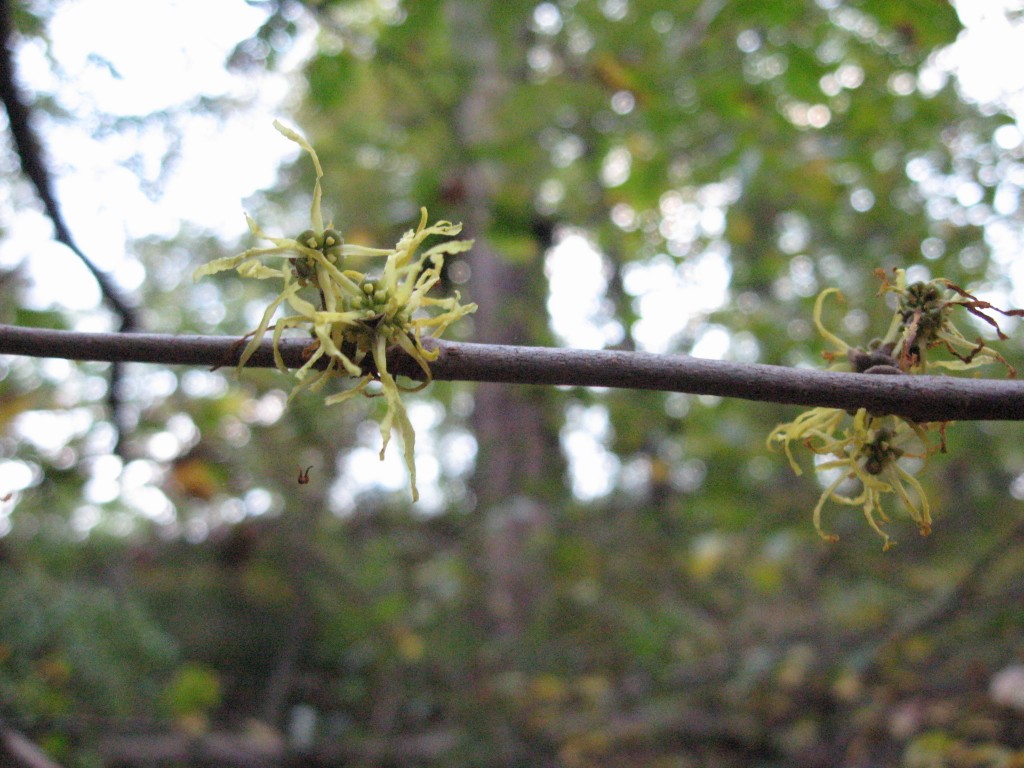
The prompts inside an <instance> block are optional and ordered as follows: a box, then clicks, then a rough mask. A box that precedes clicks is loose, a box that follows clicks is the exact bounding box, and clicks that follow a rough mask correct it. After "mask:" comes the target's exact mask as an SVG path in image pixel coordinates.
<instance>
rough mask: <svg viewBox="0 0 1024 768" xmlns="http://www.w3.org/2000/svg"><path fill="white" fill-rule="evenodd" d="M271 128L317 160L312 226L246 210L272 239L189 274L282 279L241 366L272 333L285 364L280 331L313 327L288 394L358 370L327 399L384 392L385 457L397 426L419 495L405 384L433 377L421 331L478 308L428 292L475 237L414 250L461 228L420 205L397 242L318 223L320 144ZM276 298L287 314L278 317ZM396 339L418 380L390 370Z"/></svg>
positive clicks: (435, 332)
mask: <svg viewBox="0 0 1024 768" xmlns="http://www.w3.org/2000/svg"><path fill="white" fill-rule="evenodd" d="M274 127H275V128H277V130H278V131H280V132H281V133H282V134H283V135H284V136H286V137H287V138H289V139H291V140H292V141H294V142H295V143H297V144H298V145H299V146H300V147H301V148H302V149H303V150H305V151H306V153H307V154H309V156H310V158H311V159H312V161H313V166H314V168H315V169H316V182H315V184H314V187H313V204H312V209H311V212H310V220H311V221H310V223H311V228H310V229H308V230H306V231H304V232H302V234H300V235H299V236H298V237H296V238H277V237H270V236H269V235H267V234H266V233H264V231H263V230H262V229H261V228H260V227H259V225H258V224H257V223H256V222H255V221H253V220H252V218H250V217H249V216H246V220H247V221H248V223H249V230H250V232H252V234H253V236H254V237H257V238H259V239H261V240H265V241H267V242H269V243H271V245H270V246H269V247H263V248H250V249H249V250H247V251H244V252H243V253H240V254H238V255H236V256H229V257H226V258H222V259H216V260H214V261H211V262H210V263H208V264H205V265H203V266H201V267H200V268H199V269H197V270H196V271H195V274H194V278H195V279H199V278H201V277H203V276H205V275H212V274H215V273H217V272H223V271H225V270H230V269H233V270H235V271H236V272H238V274H240V275H242V276H243V277H252V278H256V279H258V280H268V279H272V280H279V281H280V284H281V290H280V292H279V293H278V294H277V296H276V297H275V298H274V299H273V301H271V302H270V304H269V305H268V306H267V309H266V311H265V312H264V313H263V317H262V319H261V320H260V322H259V324H258V325H257V326H256V329H255V330H253V331H252V332H251V333H249V334H247V335H246V338H248V337H251V338H250V340H249V342H248V344H247V345H246V347H245V349H244V350H243V351H242V353H241V355H240V357H239V363H238V367H239V370H241V368H242V367H244V366H245V364H246V362H248V360H249V358H250V357H251V356H252V355H253V353H254V352H255V351H256V349H257V348H258V347H259V345H260V342H261V341H262V340H263V338H264V337H265V336H266V334H267V333H269V332H272V333H273V335H272V338H273V348H274V360H275V362H276V364H277V367H278V368H279V369H280V370H282V371H287V367H286V366H285V364H284V360H283V359H282V357H281V353H280V350H279V345H280V341H281V338H282V334H283V333H284V332H285V331H286V330H288V329H292V328H298V329H301V330H304V331H306V332H307V333H309V335H310V336H311V337H312V342H311V344H310V345H309V347H307V349H306V360H305V363H304V364H303V365H302V367H301V368H299V369H298V370H296V371H295V373H294V375H295V377H296V379H297V383H296V384H295V387H294V388H293V390H292V393H291V395H290V397H289V400H290V399H291V398H292V397H294V396H295V395H296V394H297V393H298V392H300V391H302V390H304V389H309V390H311V391H317V390H319V389H321V388H323V386H324V385H325V384H326V383H327V382H328V381H330V380H331V379H332V378H336V377H343V378H351V379H355V380H356V383H355V385H354V386H352V387H350V388H348V389H346V390H344V391H342V392H339V393H336V394H333V395H330V396H328V397H327V398H326V401H325V402H326V403H327V404H328V405H333V404H336V403H341V402H344V401H346V400H348V399H350V398H351V397H353V396H354V395H356V394H362V395H365V396H367V397H375V396H382V397H383V398H384V402H385V405H386V408H385V413H384V416H383V418H382V419H381V422H380V433H381V438H382V441H383V446H382V447H381V451H380V455H381V459H383V458H384V452H385V450H386V449H387V446H388V442H389V441H390V438H391V433H392V430H393V429H395V428H397V429H398V431H399V432H400V433H401V436H402V442H403V446H404V449H405V451H404V458H405V463H406V466H407V467H408V468H409V478H410V485H411V488H412V496H413V500H414V501H415V500H416V499H417V498H418V497H419V493H418V491H417V489H416V467H415V463H414V460H413V455H414V446H415V433H414V432H413V427H412V424H411V422H410V421H409V417H408V414H407V413H406V410H405V406H404V405H403V403H402V399H401V392H402V391H416V390H419V389H422V388H423V387H425V386H426V385H427V384H428V383H429V382H430V379H431V373H430V366H429V363H430V361H431V360H434V359H436V358H437V352H436V350H434V351H431V350H428V349H426V348H425V347H424V346H423V337H424V335H432V336H435V337H437V336H440V335H441V334H442V333H443V332H444V330H445V329H446V328H447V327H448V326H449V325H450V324H451V323H453V322H455V321H456V320H458V319H459V318H461V317H463V316H465V315H467V314H469V313H471V312H474V311H475V310H476V305H475V304H461V303H460V297H459V294H458V293H457V292H456V293H454V295H452V296H449V297H445V298H435V297H431V296H429V295H428V294H429V292H430V290H431V288H433V287H434V286H435V285H436V284H437V283H438V281H439V280H440V279H441V270H442V268H443V266H444V257H445V256H446V255H450V254H455V253H461V252H463V251H466V250H468V249H469V248H470V247H471V246H472V244H473V243H472V241H471V240H448V241H445V242H443V243H440V244H438V245H434V246H433V247H431V248H428V249H427V250H425V251H423V252H422V253H418V251H419V248H420V246H421V245H422V244H423V241H424V240H426V239H427V238H428V237H431V236H432V235H441V236H445V237H452V236H455V235H458V234H459V232H460V231H461V230H462V226H461V225H460V224H452V223H450V222H447V221H439V222H437V223H436V224H434V225H433V226H429V227H428V226H427V211H426V209H425V208H424V209H421V212H420V221H419V225H418V226H417V227H416V228H415V229H412V230H409V231H408V232H406V233H405V234H404V235H403V236H402V238H401V239H400V240H399V241H398V244H397V245H395V247H394V248H368V247H364V246H360V245H353V244H350V243H346V242H344V240H343V238H342V236H341V235H340V234H339V233H338V231H337V230H335V229H333V227H332V226H331V225H328V226H326V227H325V226H324V222H323V216H322V214H321V210H320V202H321V195H322V186H321V179H322V178H323V175H324V174H323V170H322V168H321V166H320V160H319V158H318V157H317V154H316V151H315V150H314V149H313V147H312V146H311V145H310V144H309V143H308V142H307V141H306V140H305V139H304V138H302V136H300V135H299V134H298V133H296V132H295V131H293V130H291V129H289V128H287V127H285V126H283V125H281V124H280V123H278V122H275V123H274ZM352 257H371V258H381V259H383V265H382V266H381V268H380V272H379V274H376V275H374V276H371V275H369V274H365V273H363V272H358V271H356V270H353V269H346V268H345V266H346V265H345V260H346V259H347V258H352ZM268 262H269V263H268ZM282 307H286V308H287V311H290V312H291V314H285V315H284V316H283V317H278V318H277V320H276V321H275V320H274V318H275V316H276V315H277V314H278V311H279V310H280V309H281V308H282ZM392 347H399V348H400V349H401V350H403V351H404V352H405V353H406V354H408V355H409V356H410V357H412V358H413V359H414V360H415V361H416V362H417V363H418V364H419V366H420V368H421V369H422V370H423V374H424V380H423V381H422V382H421V383H419V384H417V385H416V386H414V387H405V386H403V385H400V384H398V383H397V381H396V380H395V378H394V376H393V375H392V374H391V373H390V372H389V371H388V363H387V351H388V349H389V348H392ZM372 382H379V388H378V387H377V386H374V387H372V388H371V386H370V385H371V383H372Z"/></svg>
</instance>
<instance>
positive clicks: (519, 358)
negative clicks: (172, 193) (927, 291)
mask: <svg viewBox="0 0 1024 768" xmlns="http://www.w3.org/2000/svg"><path fill="white" fill-rule="evenodd" d="M308 343H309V342H308V339H285V340H283V341H282V344H281V352H282V356H283V357H284V360H285V362H286V364H288V365H289V366H292V367H298V366H300V365H301V364H302V362H303V358H302V352H303V349H304V348H305V347H306V346H308ZM425 344H426V345H428V346H432V347H434V348H436V349H437V351H438V358H437V360H436V361H434V362H433V363H432V364H431V371H432V372H433V377H434V378H435V379H438V380H442V381H489V382H499V383H502V384H541V385H560V386H577V387H616V388H623V389H650V390H660V391H665V392H686V393H690V394H695V395H717V396H719V397H736V398H741V399H744V400H755V401H760V402H773V403H783V404H791V405H803V406H825V407H830V408H844V409H856V408H862V407H863V408H869V409H870V410H871V411H873V412H876V413H896V414H901V415H903V416H906V417H907V418H910V419H913V420H914V421H920V422H925V421H980V420H987V421H994V420H995V421H998V420H1004V421H1021V420H1024V382H1022V381H1014V380H1009V381H1005V380H997V379H973V378H958V377H955V376H907V375H904V376H882V375H873V374H864V373H837V372H835V371H819V370H812V369H804V368H786V367H783V366H777V365H762V364H751V363H733V362H728V361H723V360H704V359H701V358H695V357H688V356H686V355H656V354H651V353H645V352H620V351H611V350H582V349H553V348H547V347H520V346H511V345H499V344H468V343H461V342H452V341H437V340H433V339H427V340H426V342H425ZM241 348H242V345H241V344H239V340H238V338H236V337H233V336H173V335H166V334H154V333H132V334H125V333H80V332H74V331H53V330H48V329H42V328H19V327H15V326H9V325H0V354H8V355H25V356H30V357H58V358H65V359H68V360H103V361H109V362H137V363H162V364H164V365H206V366H215V367H216V366H221V365H224V366H231V365H233V364H234V363H235V362H236V361H237V360H238V354H239V352H240V351H241ZM248 365H249V366H251V367H262V368H268V367H273V365H274V361H273V353H272V349H271V342H270V340H269V339H267V340H265V341H264V343H263V344H262V345H261V346H260V348H259V350H258V351H257V352H256V354H255V355H253V357H252V359H251V360H250V361H249V364H248ZM389 365H391V367H392V369H393V370H394V372H396V373H398V374H402V375H405V376H408V377H409V378H413V379H422V373H421V372H420V371H419V370H418V367H417V365H416V363H415V362H414V361H413V360H411V359H410V358H408V357H406V356H405V355H404V354H402V353H400V352H395V353H394V354H393V357H392V360H391V362H390V363H389Z"/></svg>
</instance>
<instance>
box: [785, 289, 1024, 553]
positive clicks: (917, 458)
mask: <svg viewBox="0 0 1024 768" xmlns="http://www.w3.org/2000/svg"><path fill="white" fill-rule="evenodd" d="M878 274H879V276H880V277H881V279H882V287H881V289H880V291H879V293H880V294H882V295H884V294H889V293H893V294H895V296H896V308H895V312H894V314H893V318H892V322H891V323H890V324H889V329H888V331H887V332H886V335H885V336H884V337H882V338H881V339H875V340H874V341H872V342H871V343H870V344H869V345H868V347H867V349H860V348H856V347H852V346H850V345H849V344H847V343H846V342H845V341H843V340H842V339H841V338H839V337H838V336H836V335H835V334H834V333H832V332H831V331H829V330H828V329H827V328H826V327H825V325H824V323H823V321H822V312H823V308H824V304H825V300H826V299H827V298H828V297H829V296H833V295H834V296H836V297H838V298H839V299H841V298H842V296H841V294H840V293H839V291H838V290H837V289H835V288H827V289H825V290H824V291H822V292H821V293H820V294H819V295H818V298H817V300H816V301H815V303H814V325H815V328H816V329H817V330H818V333H819V334H820V335H821V337H822V338H823V339H825V341H826V342H828V344H830V345H831V346H832V347H833V348H832V349H829V350H827V351H825V352H823V353H822V355H823V357H824V358H825V359H826V360H827V361H829V362H830V363H831V366H830V368H831V369H833V370H843V371H851V372H855V373H868V374H883V375H913V374H923V373H927V372H929V369H930V368H943V369H946V370H966V369H969V368H974V367H976V366H979V365H984V364H986V363H994V362H998V363H1001V364H1003V365H1004V366H1005V367H1006V369H1007V371H1008V373H1009V375H1010V376H1014V375H1015V374H1016V372H1015V371H1014V369H1013V368H1012V367H1011V366H1010V365H1009V363H1008V362H1007V361H1006V360H1005V358H1003V357H1002V355H1000V354H999V353H998V352H996V351H995V350H993V349H991V348H990V347H989V346H987V344H986V343H985V342H984V341H983V340H982V339H980V338H979V339H977V340H976V341H970V340H969V339H968V338H967V337H966V336H964V334H963V333H962V332H961V331H960V329H959V328H958V327H957V326H956V324H955V323H954V322H953V318H952V313H953V310H954V309H955V308H956V307H963V308H964V309H966V310H967V311H968V312H970V313H971V314H972V315H974V316H976V317H979V318H981V319H982V320H984V321H985V322H987V323H988V324H990V325H992V326H993V327H994V328H995V329H996V332H997V333H998V335H999V338H1000V339H1005V338H1006V336H1005V334H1003V332H1002V330H1001V329H1000V328H999V325H998V323H997V322H996V321H995V319H993V318H992V317H991V316H990V315H989V314H986V311H987V310H992V311H995V312H999V313H1000V314H1003V315H1008V316H1010V315H1013V316H1022V315H1024V310H1008V311H1007V310H1001V309H998V308H996V307H993V306H992V305H991V304H989V303H988V302H986V301H982V300H980V299H978V298H977V297H975V296H973V295H972V294H970V293H968V292H967V291H965V290H964V289H962V288H960V287H959V286H957V285H955V284H953V283H952V282H950V281H949V280H946V279H944V278H938V279H935V280H931V281H928V282H917V283H912V284H911V285H909V286H908V285H907V282H906V272H905V271H904V270H902V269H896V270H894V271H893V274H894V279H893V280H892V281H891V282H890V281H889V279H888V277H887V276H886V274H885V273H884V272H883V271H881V270H878ZM935 351H939V352H942V351H946V352H948V353H949V354H950V355H952V359H948V358H940V359H934V358H935V355H934V352H935ZM947 425H948V422H930V423H917V422H914V421H910V420H908V419H905V418H903V417H902V416H896V415H885V414H882V415H880V414H873V413H870V412H868V410H867V409H865V408H860V409H858V410H857V411H856V412H854V413H848V412H847V411H845V410H842V409H838V408H812V409H810V410H808V411H805V412H803V413H801V414H800V415H799V416H797V418H796V419H794V420H793V421H791V422H789V423H786V424H780V425H778V426H777V427H776V428H775V429H774V430H772V432H771V433H770V434H769V435H768V445H769V447H773V446H775V445H778V444H781V445H782V446H783V449H784V450H785V453H786V456H787V458H788V459H789V463H790V466H791V467H792V468H793V471H794V472H795V473H796V474H797V475H800V474H802V471H801V469H800V465H799V464H798V463H797V461H796V458H795V457H794V455H793V450H792V446H793V444H796V445H803V446H804V447H806V448H807V449H808V450H810V451H811V453H812V454H813V455H814V461H815V465H814V469H815V472H817V473H818V474H819V476H820V479H821V482H822V485H823V486H824V491H823V492H822V494H821V496H820V498H819V499H818V503H817V505H816V506H815V508H814V514H813V517H814V526H815V529H816V530H817V531H818V533H819V534H820V535H821V537H822V538H824V539H825V540H827V541H836V540H837V539H838V537H837V536H835V535H834V534H828V533H825V532H824V530H823V529H822V525H821V513H822V510H823V509H824V506H825V504H826V502H828V501H830V500H831V501H833V502H836V503H838V504H843V505H847V506H854V507H861V508H862V509H863V511H864V516H865V518H867V521H868V524H869V525H870V526H871V528H872V529H873V530H874V531H875V532H876V533H878V534H879V535H880V536H881V537H882V539H883V542H884V544H883V547H884V548H885V549H888V548H889V547H890V546H891V545H892V540H891V539H890V538H889V535H888V534H887V533H886V532H885V531H884V530H882V527H881V525H880V522H881V523H885V522H889V518H888V517H887V515H886V513H885V510H884V509H883V508H882V497H883V496H884V495H885V494H890V493H891V494H894V495H895V496H896V497H897V498H898V499H899V500H900V503H901V505H902V506H903V508H904V509H905V510H906V511H907V513H908V514H909V515H910V517H911V519H912V520H913V521H914V522H915V523H916V524H917V527H918V530H919V531H920V532H921V534H922V535H927V534H928V533H930V532H931V513H930V510H929V505H928V498H927V496H926V494H925V492H924V488H923V487H922V486H921V483H920V482H919V481H918V480H917V478H916V477H914V474H915V472H916V471H919V470H920V469H921V468H922V467H923V466H924V465H925V463H926V462H927V460H928V458H929V457H930V456H931V455H933V454H935V453H936V452H944V451H945V448H946V427H947ZM933 434H934V435H937V436H938V439H937V441H936V440H933V439H932V438H931V436H932V435H933Z"/></svg>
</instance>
